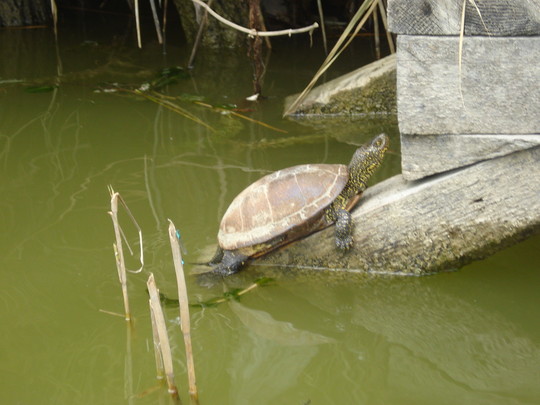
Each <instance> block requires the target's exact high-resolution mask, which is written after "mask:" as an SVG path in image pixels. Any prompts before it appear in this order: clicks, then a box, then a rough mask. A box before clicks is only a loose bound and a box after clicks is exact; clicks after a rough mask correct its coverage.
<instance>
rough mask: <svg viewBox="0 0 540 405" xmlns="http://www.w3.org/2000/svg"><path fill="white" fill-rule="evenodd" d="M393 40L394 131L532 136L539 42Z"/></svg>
mask: <svg viewBox="0 0 540 405" xmlns="http://www.w3.org/2000/svg"><path fill="white" fill-rule="evenodd" d="M458 42H459V39H458V38H457V37H427V36H408V35H400V36H399V37H398V68H397V86H398V121H399V128H400V131H401V133H404V134H411V135H437V134H509V133H515V134H538V133H540V113H539V112H540V86H539V85H538V83H540V64H539V63H538V61H539V60H540V37H521V38H502V37H500V38H487V37H467V38H465V41H464V43H463V56H462V61H461V71H460V68H459V63H458V49H459V45H458Z"/></svg>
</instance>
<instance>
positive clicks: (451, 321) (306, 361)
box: [0, 30, 540, 404]
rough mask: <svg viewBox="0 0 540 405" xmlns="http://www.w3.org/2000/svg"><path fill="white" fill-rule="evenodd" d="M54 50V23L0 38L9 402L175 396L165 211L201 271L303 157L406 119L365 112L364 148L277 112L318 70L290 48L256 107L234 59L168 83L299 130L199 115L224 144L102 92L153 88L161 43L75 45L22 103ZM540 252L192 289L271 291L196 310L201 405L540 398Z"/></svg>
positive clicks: (177, 59) (330, 157)
mask: <svg viewBox="0 0 540 405" xmlns="http://www.w3.org/2000/svg"><path fill="white" fill-rule="evenodd" d="M84 39H88V38H84ZM51 41H52V36H51V33H50V32H49V31H47V30H40V31H24V32H23V31H0V51H1V52H2V54H3V55H11V56H10V58H11V59H10V60H12V61H13V63H10V64H2V65H1V66H0V103H1V106H2V108H1V109H0V122H1V127H0V192H1V195H2V197H0V207H1V210H0V230H1V232H0V242H1V243H0V272H1V275H2V280H3V281H2V282H3V284H2V285H3V292H2V295H1V297H0V316H1V319H2V320H3V328H2V333H1V334H0V356H1V358H2V361H1V365H0V373H1V374H0V375H1V377H2V378H0V396H1V397H2V398H3V401H4V402H6V403H37V402H39V403H45V404H47V403H51V404H52V403H55V404H57V403H68V402H76V403H79V404H85V403H89V404H90V403H92V404H94V403H103V404H107V403H111V404H112V403H123V402H127V403H156V401H160V403H161V402H163V403H167V402H168V394H167V393H166V390H165V389H161V390H157V391H156V390H154V389H153V387H155V385H156V380H155V371H154V358H153V353H152V347H151V346H152V343H151V331H150V321H149V313H148V308H147V299H148V297H147V294H146V291H145V283H146V277H147V275H148V273H149V272H152V273H154V274H155V276H156V280H157V284H158V286H159V287H160V289H161V290H162V291H163V292H165V293H167V294H170V295H173V294H174V293H173V292H174V291H175V280H174V276H173V269H172V261H171V256H170V251H169V244H168V240H167V233H166V228H167V218H171V219H173V220H174V222H175V224H176V225H177V226H178V227H179V228H180V229H181V231H182V235H183V239H184V242H185V245H186V248H187V252H188V254H187V256H186V261H187V262H190V261H191V262H195V261H200V260H201V259H203V258H205V255H206V254H207V253H206V252H207V251H209V250H211V249H212V247H213V245H214V244H215V235H216V231H217V227H218V224H219V220H220V218H221V216H222V214H223V213H224V211H225V209H226V208H227V205H228V204H229V202H230V201H231V200H232V198H233V197H234V196H235V195H236V194H237V193H238V192H239V191H241V190H242V189H243V188H244V187H245V186H246V185H247V184H249V183H251V182H252V181H254V180H256V179H257V178H259V177H261V176H262V175H264V174H266V173H269V172H271V171H273V170H276V169H279V168H282V167H286V166H291V165H295V164H301V163H307V162H327V163H337V162H347V161H348V160H349V158H350V155H351V154H352V151H354V149H355V145H357V144H358V143H362V142H364V141H366V140H368V139H370V138H371V137H372V133H369V131H381V130H382V128H384V130H385V131H388V132H389V133H390V134H391V135H392V136H393V142H394V143H393V144H394V145H396V144H397V137H396V134H397V128H396V126H395V117H387V119H384V120H382V121H377V120H371V121H370V123H369V128H371V129H369V130H368V129H365V128H367V127H361V124H359V123H357V122H354V123H352V124H351V125H352V127H353V130H354V131H357V133H358V137H356V138H355V137H352V138H351V135H350V133H351V132H352V131H351V128H350V126H349V127H348V129H346V130H344V131H343V132H341V131H338V130H333V129H332V128H331V127H329V128H322V129H321V128H319V129H312V128H309V127H306V126H301V125H299V124H298V123H296V122H293V121H287V120H283V119H281V112H282V100H283V97H284V96H286V95H288V94H291V93H294V92H297V91H299V90H300V89H301V88H302V86H303V85H305V83H306V82H307V81H308V80H309V78H310V75H311V74H313V71H314V70H315V69H316V68H317V66H318V65H317V63H316V62H313V64H311V65H310V64H308V63H307V61H311V60H313V59H315V58H314V57H313V56H311V53H310V51H309V50H308V49H304V48H302V47H298V48H295V46H296V45H294V44H289V45H287V46H285V45H283V44H281V47H278V49H276V51H275V56H272V63H271V64H270V65H269V67H268V73H267V77H266V82H265V83H266V86H267V92H268V99H267V100H265V101H263V102H261V103H258V104H249V103H246V101H245V100H244V98H245V97H246V96H248V95H249V94H250V90H251V82H250V79H249V77H250V68H249V66H246V65H245V63H244V62H242V61H239V59H238V58H236V56H235V55H223V54H222V55H220V56H219V58H217V59H212V58H210V55H206V56H207V57H205V55H204V53H202V54H201V55H199V62H198V66H197V70H196V71H195V72H193V73H192V75H191V77H189V78H188V79H185V80H181V81H179V82H178V83H176V84H173V85H171V86H170V88H169V89H168V92H169V93H168V94H175V95H178V94H181V93H186V94H199V95H203V96H204V97H206V98H207V99H208V100H211V101H212V103H214V104H215V105H218V104H225V103H235V104H238V106H239V109H240V108H241V109H242V110H243V112H244V113H246V114H248V115H249V116H250V117H252V118H254V119H257V120H260V121H263V122H266V123H268V124H270V125H272V126H275V127H278V128H280V129H283V130H286V131H288V133H287V134H283V133H278V132H276V131H273V130H271V129H269V128H266V127H263V126H261V125H258V124H256V123H254V122H249V121H246V120H243V119H240V118H238V117H234V116H230V115H226V114H223V113H222V112H217V111H213V110H211V109H208V108H204V107H200V106H196V105H194V104H189V103H187V104H185V107H186V108H188V109H189V110H190V111H191V112H192V113H193V114H197V116H199V117H201V118H203V119H204V120H205V122H207V123H209V124H210V125H211V126H212V127H214V128H217V129H218V130H217V131H216V132H212V131H210V130H209V129H208V128H205V127H203V126H201V125H198V124H196V123H194V122H193V121H190V120H188V119H185V118H184V117H181V116H178V115H177V114H175V113H173V112H171V111H169V110H167V109H166V108H164V107H163V106H160V105H156V104H155V103H152V102H149V101H148V100H146V101H145V100H140V99H134V98H128V97H121V96H119V95H117V94H108V93H103V92H102V93H95V92H94V90H95V89H96V88H98V87H99V85H100V83H103V82H111V81H115V82H122V83H130V84H136V83H140V82H141V81H144V80H149V79H150V78H151V77H153V75H154V74H155V72H156V71H158V70H159V69H160V68H162V67H163V66H164V59H163V56H161V54H160V52H159V48H158V47H157V46H153V45H151V44H149V45H147V46H146V47H145V48H144V49H143V50H142V51H134V48H131V47H127V48H122V47H111V46H109V45H107V44H101V43H100V42H98V43H97V44H93V43H90V44H89V43H84V42H83V38H78V37H76V36H74V37H72V38H66V37H64V41H65V42H64V43H63V44H62V46H61V48H60V49H61V53H60V56H61V58H62V62H63V76H62V81H61V83H60V85H59V87H57V88H55V89H51V91H50V92H43V93H28V92H26V91H25V90H24V89H25V88H26V87H28V86H31V85H35V84H40V85H41V84H44V83H48V78H54V77H55V74H56V72H57V68H56V62H57V61H56V59H55V49H54V43H53V42H51ZM89 46H90V48H88V47H89ZM113 50H114V52H113ZM187 52H188V50H185V49H180V48H174V47H171V49H170V52H169V55H168V56H167V59H166V62H167V65H181V64H182V61H183V60H185V59H186V57H187V56H186V55H187ZM114 60H116V62H111V61H114ZM216 61H217V62H216ZM354 63H358V62H354ZM348 64H353V62H345V63H344V64H343V66H341V67H340V66H337V67H336V69H337V72H339V71H340V69H342V70H343V71H345V70H347V69H348V68H349V67H350V66H349V65H348ZM216 66H218V67H219V69H216ZM128 67H129V69H128ZM246 78H247V79H246ZM251 110H253V111H251ZM364 123H365V122H364ZM393 152H394V154H390V155H389V156H388V157H387V159H386V161H385V164H384V166H383V168H382V169H381V170H380V171H379V172H378V173H377V175H376V177H375V178H374V179H373V181H374V182H375V181H380V180H382V179H384V178H386V177H389V176H391V175H393V174H396V173H397V172H398V171H399V148H398V147H394V150H393ZM109 184H112V185H113V186H114V188H115V190H117V191H119V192H120V193H121V194H122V197H123V198H124V199H125V200H126V201H127V202H128V204H129V206H130V208H131V210H132V211H133V213H134V215H135V216H136V218H137V220H138V222H139V223H140V225H141V228H142V229H143V234H144V237H145V244H146V252H145V254H146V260H145V261H146V269H145V272H144V273H143V274H140V275H130V278H129V292H130V299H131V303H132V312H133V313H134V315H135V327H134V329H133V330H132V331H130V332H129V333H128V332H127V331H126V325H125V324H124V321H123V320H122V319H121V318H116V317H113V316H110V315H108V314H105V313H102V312H100V310H107V311H113V312H119V311H121V305H122V303H121V302H122V299H121V292H120V288H119V285H118V279H117V275H116V270H115V263H114V255H113V251H112V242H113V230H112V226H111V222H110V218H109V217H108V215H107V211H108V210H109V195H108V192H107V186H108V185H109ZM126 231H127V233H128V239H129V240H130V241H135V240H136V235H135V234H134V233H132V232H130V230H129V228H128V227H126ZM537 243H538V238H536V239H531V240H529V241H526V242H525V243H523V244H520V245H518V246H516V247H514V248H512V249H509V250H507V251H505V252H501V253H500V254H498V255H496V256H494V257H492V258H490V259H488V260H486V261H483V262H480V263H475V264H474V265H471V266H469V267H468V268H466V269H463V270H462V271H459V272H455V273H449V274H444V275H440V276H433V277H427V278H422V279H418V278H407V279H395V278H367V277H365V276H364V277H363V276H358V275H356V276H344V275H340V276H339V277H336V275H332V274H327V273H307V274H306V273H304V272H297V271H291V270H282V269H262V268H260V267H256V266H253V267H251V268H249V269H247V270H246V271H245V272H242V273H241V274H239V275H238V276H235V277H232V278H231V279H228V280H226V281H225V283H218V284H217V285H216V286H215V287H213V288H212V289H207V288H204V287H201V286H199V285H197V284H196V283H195V282H194V280H193V279H189V280H188V283H189V285H188V289H189V292H190V299H191V300H192V302H201V301H204V300H207V299H209V298H212V297H215V296H219V295H221V294H223V289H225V290H228V289H232V288H243V287H245V286H246V285H249V284H250V283H252V282H253V280H254V279H256V278H257V277H259V276H260V275H267V276H268V275H269V276H272V277H273V278H275V280H276V281H275V282H274V283H273V284H272V285H269V286H267V287H264V288H258V289H255V290H253V291H252V292H250V293H249V294H245V295H244V296H242V297H241V298H240V299H239V301H235V300H232V301H228V302H225V303H223V304H220V305H218V306H216V307H213V308H194V309H193V310H192V337H193V340H194V356H195V366H196V371H197V380H198V384H199V389H200V397H201V403H202V404H212V403H220V404H227V403H230V404H253V403H257V404H276V403H279V404H306V403H310V401H311V403H312V404H319V403H320V404H343V403H400V404H407V403H411V404H412V403H414V404H419V403H426V404H427V403H440V404H446V403H448V404H451V403H452V404H453V403H490V404H498V403H500V404H507V403H515V404H520V403H523V404H527V403H534V402H537V401H538V400H539V399H540V392H539V389H538V384H537V381H538V380H539V378H538V377H539V375H538V364H539V363H540V362H539V360H540V359H539V341H540V329H539V328H538V322H537V319H536V314H535V311H534V310H533V309H535V308H537V307H538V305H539V304H540V302H538V297H537V291H536V288H535V286H537V285H538V281H539V280H538V275H537V274H536V273H537V272H533V269H535V267H534V266H535V265H536V263H538V260H539V259H540V258H539V257H538V250H537V249H536V245H537ZM128 267H129V264H128ZM132 267H135V266H132ZM186 267H187V270H188V271H189V270H191V266H189V265H187V266H186ZM166 316H167V318H168V320H169V333H170V335H171V341H172V342H173V348H172V349H173V356H174V359H175V364H174V366H175V370H176V375H177V385H178V387H179V390H180V391H181V393H182V398H187V392H186V391H187V388H186V384H187V380H186V370H185V365H184V364H185V358H184V357H185V355H184V353H183V343H182V337H181V332H180V331H179V328H178V325H177V321H178V320H177V317H178V311H177V309H175V308H168V309H166ZM29 387H31V389H29Z"/></svg>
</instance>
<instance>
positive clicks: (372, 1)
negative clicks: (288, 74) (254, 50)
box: [193, 0, 378, 116]
mask: <svg viewBox="0 0 540 405" xmlns="http://www.w3.org/2000/svg"><path fill="white" fill-rule="evenodd" d="M193 1H199V0H193ZM377 4H378V1H377V0H365V1H364V2H363V3H362V5H361V6H360V7H359V8H358V10H357V11H356V13H355V15H354V16H353V18H352V19H351V21H350V22H349V24H348V25H347V27H346V28H345V30H344V31H343V33H342V34H341V36H340V37H339V39H338V41H337V42H336V44H335V45H334V47H333V48H332V50H331V51H330V53H329V54H328V56H327V57H326V59H325V60H324V62H323V63H322V65H321V67H320V68H319V70H318V71H317V73H315V75H314V76H313V78H312V79H311V81H310V82H309V84H308V85H307V86H306V88H305V89H304V90H303V91H302V92H301V93H300V95H299V96H298V97H297V98H296V100H294V102H292V103H291V105H290V106H289V108H287V110H286V111H285V112H284V113H283V116H287V115H289V114H291V113H292V112H293V111H294V110H296V109H297V108H298V107H299V106H300V104H302V102H303V101H304V99H305V98H306V96H307V94H308V93H309V92H310V91H311V89H312V88H313V86H315V83H317V80H319V78H320V77H321V76H322V75H323V73H324V72H326V71H327V70H328V69H329V68H330V66H332V64H333V63H334V62H335V61H336V59H337V58H338V56H339V55H340V54H341V53H342V52H343V51H344V50H345V48H347V46H349V44H350V43H351V42H352V40H353V39H354V37H355V36H356V34H358V32H359V31H360V29H361V28H362V27H363V26H364V24H365V23H366V21H367V19H368V18H369V16H370V15H371V14H372V13H373V11H374V10H375V7H376V6H377ZM353 29H354V31H353ZM351 31H353V32H352V34H351V35H349V34H350V33H351Z"/></svg>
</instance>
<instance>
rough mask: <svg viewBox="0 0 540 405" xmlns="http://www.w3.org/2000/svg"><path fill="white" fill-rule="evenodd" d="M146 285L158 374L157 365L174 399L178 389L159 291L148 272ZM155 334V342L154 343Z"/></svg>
mask: <svg viewBox="0 0 540 405" xmlns="http://www.w3.org/2000/svg"><path fill="white" fill-rule="evenodd" d="M146 285H147V287H148V293H149V294H150V299H149V304H150V313H151V315H152V333H153V335H154V350H156V351H157V353H156V359H157V357H158V356H159V357H160V358H161V364H158V363H157V360H156V364H157V365H158V376H159V374H160V370H159V366H160V365H161V366H162V367H163V368H162V370H161V372H163V371H164V372H165V377H166V379H167V386H168V388H169V393H170V394H171V396H172V397H173V398H174V399H178V389H177V388H176V385H175V384H174V371H173V363H172V354H171V346H170V344H169V335H168V333H167V325H166V323H165V317H164V316H163V309H162V308H161V303H160V301H159V291H158V289H157V287H156V281H155V280H154V275H153V274H152V273H150V276H149V277H148V281H147V283H146ZM156 336H157V344H156V340H155V339H156Z"/></svg>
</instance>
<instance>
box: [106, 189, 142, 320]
mask: <svg viewBox="0 0 540 405" xmlns="http://www.w3.org/2000/svg"><path fill="white" fill-rule="evenodd" d="M109 193H110V195H111V211H110V212H109V214H110V216H111V218H112V221H113V226H114V235H115V238H116V242H115V243H113V249H114V257H115V259H116V268H117V270H118V279H119V280H120V285H121V286H122V296H123V297H124V310H125V313H126V315H125V319H126V321H129V322H131V311H130V309H129V297H128V290H127V271H130V272H132V273H139V272H141V271H142V268H143V266H144V253H143V241H142V231H141V228H140V226H139V224H138V223H137V221H136V220H135V217H134V216H133V214H131V211H130V210H129V208H128V207H127V205H126V203H125V202H124V200H123V199H122V197H121V196H120V194H119V193H117V192H115V191H114V190H113V188H112V187H111V186H109ZM118 201H120V202H121V203H122V205H123V206H124V208H125V210H126V212H127V214H128V216H129V217H130V219H131V221H132V222H133V224H134V225H135V227H136V228H137V231H138V233H139V243H140V256H139V260H140V263H141V267H140V268H139V269H137V270H127V269H126V262H125V259H124V248H123V245H122V238H123V239H124V240H126V238H125V236H124V234H123V232H122V228H121V227H120V224H119V222H118ZM126 245H127V247H128V249H129V251H130V252H131V254H133V251H132V250H131V247H130V246H129V243H127V240H126Z"/></svg>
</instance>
